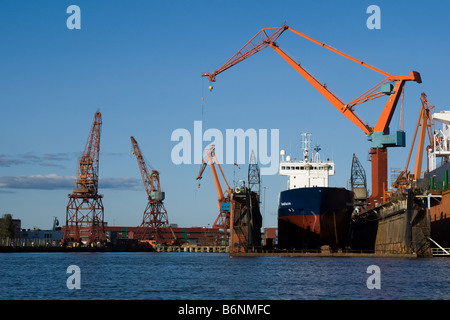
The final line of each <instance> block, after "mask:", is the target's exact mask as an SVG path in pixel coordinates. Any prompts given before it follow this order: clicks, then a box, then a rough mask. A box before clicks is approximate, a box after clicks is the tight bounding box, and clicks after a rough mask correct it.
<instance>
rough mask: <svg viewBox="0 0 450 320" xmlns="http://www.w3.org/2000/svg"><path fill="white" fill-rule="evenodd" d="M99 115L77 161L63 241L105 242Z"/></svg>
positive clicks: (100, 118) (100, 124)
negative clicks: (99, 176) (99, 188)
mask: <svg viewBox="0 0 450 320" xmlns="http://www.w3.org/2000/svg"><path fill="white" fill-rule="evenodd" d="M101 126H102V115H101V113H100V112H96V113H95V115H94V121H93V123H92V127H91V131H90V133H89V137H88V140H87V143H86V147H85V148H84V152H83V154H82V156H81V158H80V160H79V166H78V175H77V180H76V184H75V188H74V189H73V192H72V194H69V203H68V205H67V208H66V225H65V228H64V236H63V242H64V243H69V242H77V243H80V242H82V243H84V244H88V245H89V244H94V243H95V244H98V243H104V242H105V241H106V235H105V227H104V208H103V203H102V198H103V195H100V194H98V172H99V171H98V169H99V152H100V131H101Z"/></svg>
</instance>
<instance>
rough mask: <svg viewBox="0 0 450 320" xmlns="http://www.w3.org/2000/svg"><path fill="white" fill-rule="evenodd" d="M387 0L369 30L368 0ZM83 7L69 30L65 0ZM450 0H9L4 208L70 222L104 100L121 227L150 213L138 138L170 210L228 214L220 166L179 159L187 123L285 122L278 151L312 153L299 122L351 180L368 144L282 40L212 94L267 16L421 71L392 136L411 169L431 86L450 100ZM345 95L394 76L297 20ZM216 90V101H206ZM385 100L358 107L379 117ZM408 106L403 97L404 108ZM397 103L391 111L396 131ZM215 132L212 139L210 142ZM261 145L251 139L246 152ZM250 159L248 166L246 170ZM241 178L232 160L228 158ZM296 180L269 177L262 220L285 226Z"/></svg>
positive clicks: (4, 14) (321, 73) (299, 54)
mask: <svg viewBox="0 0 450 320" xmlns="http://www.w3.org/2000/svg"><path fill="white" fill-rule="evenodd" d="M372 4H375V5H378V6H379V7H380V9H381V29H378V30H377V29H373V30H370V29H368V28H367V26H366V20H367V19H368V18H369V16H370V14H367V13H366V10H367V7H368V6H369V5H372ZM70 5H77V6H79V8H80V9H81V29H79V30H77V29H73V30H70V29H68V28H67V25H66V20H67V19H68V18H69V17H70V14H68V13H66V10H67V7H68V6H70ZM449 10H450V3H449V2H447V1H426V2H424V1H365V0H353V1H350V0H348V1H324V0H321V1H301V0H296V1H288V0H280V1H266V0H260V1H256V0H255V1H249V0H248V1H237V0H236V1H235V0H229V1H225V0H222V1H219V0H217V1H215V0H208V1H204V0H185V1H181V0H174V1H151V0H146V1H144V0H131V1H130V0H128V1H125V0H108V1H102V0H96V1H82V0H72V1H63V0H59V1H34V0H33V1H21V0H20V1H19V0H14V1H13V0H4V1H1V2H0V40H1V45H0V48H1V49H0V57H1V60H0V110H1V115H0V137H1V140H0V214H2V215H3V214H4V213H11V214H12V215H13V217H14V218H17V219H21V220H22V226H23V228H32V227H34V226H37V227H39V228H41V229H46V228H50V227H51V225H52V220H53V217H57V218H58V219H59V221H60V222H61V224H64V222H65V212H66V206H67V202H68V197H67V195H68V194H69V193H71V192H72V189H73V187H74V183H75V180H74V179H75V176H76V174H77V165H78V158H79V157H80V155H81V153H82V151H83V149H84V146H85V144H86V140H87V137H88V133H89V129H90V127H91V124H92V121H93V117H94V113H95V112H96V111H97V110H99V111H100V112H101V113H102V119H103V127H102V133H101V154H100V184H99V190H100V193H101V194H103V195H104V199H103V203H104V207H105V220H106V221H107V222H108V224H109V225H116V226H137V225H139V224H140V222H141V220H142V213H143V211H144V209H145V206H146V202H147V200H146V194H145V191H144V187H143V184H142V182H141V177H140V173H139V169H138V165H137V162H136V159H135V157H134V156H133V155H132V154H131V151H132V150H131V148H132V147H131V142H130V136H134V137H135V138H136V140H137V141H138V143H139V145H140V147H141V151H142V152H143V154H144V156H145V158H146V160H147V162H148V165H149V166H151V168H154V169H156V170H158V171H159V172H160V179H161V185H162V188H163V190H164V191H165V192H166V200H165V206H166V209H167V211H168V214H169V221H170V222H171V223H177V224H179V225H180V226H183V227H190V226H207V225H208V224H210V225H211V224H212V223H213V222H214V220H215V218H216V217H217V215H218V209H217V205H216V203H217V196H216V191H215V189H214V183H213V179H212V176H211V171H210V169H209V167H208V168H207V169H206V171H205V173H204V178H203V180H202V182H201V186H200V187H198V183H197V181H195V177H196V176H197V174H198V170H199V167H200V165H199V164H181V165H176V164H174V163H173V161H172V159H171V151H172V149H173V148H174V146H175V145H176V144H177V142H174V141H171V135H172V133H173V132H174V130H176V129H180V128H181V129H186V130H188V131H189V132H191V133H192V135H193V133H194V121H203V130H206V129H208V128H214V129H218V130H220V131H221V132H223V133H224V136H225V131H226V129H238V128H242V129H244V130H247V129H250V128H253V129H255V130H259V129H268V130H270V129H278V130H279V145H280V149H285V150H286V151H287V153H288V154H292V156H293V157H298V156H299V155H300V133H301V132H309V133H312V139H313V144H314V145H315V144H319V145H320V146H321V148H322V156H323V157H329V158H331V159H333V160H334V161H335V163H336V175H335V176H334V177H332V178H331V181H330V184H331V185H332V186H339V187H346V185H347V182H348V180H349V179H350V171H351V170H350V168H351V161H352V155H353V153H355V154H356V155H357V156H358V158H359V159H360V161H361V163H362V164H363V166H364V167H365V169H366V173H367V175H368V179H369V182H370V162H369V161H367V158H368V151H369V148H370V142H368V141H367V139H366V137H365V135H364V133H363V132H362V131H361V130H360V129H359V128H357V127H356V126H355V125H354V124H352V123H351V122H350V121H349V120H347V119H346V118H345V117H344V116H342V115H341V114H340V113H339V112H338V111H337V110H336V109H335V108H334V107H333V106H332V105H331V104H330V103H329V102H328V101H326V100H325V99H324V98H323V96H321V95H320V94H319V93H318V92H317V91H316V90H315V89H314V88H313V87H312V86H311V85H309V84H308V83H307V82H306V81H305V80H304V79H303V78H302V77H301V76H300V75H299V74H298V73H297V72H296V71H295V70H294V69H292V68H291V67H290V66H289V65H288V64H287V63H286V62H285V61H284V60H283V59H281V57H279V56H278V55H277V54H276V53H275V52H274V51H273V50H272V49H271V48H267V49H265V50H263V51H262V52H260V53H258V54H257V55H255V56H253V57H251V58H249V59H248V60H246V61H244V62H242V63H240V64H239V65H237V66H235V67H233V68H231V69H229V70H227V71H225V72H224V73H222V74H221V75H219V76H218V77H217V79H216V80H217V81H216V83H214V89H213V91H212V92H209V90H208V85H209V83H208V81H207V80H206V79H204V78H202V77H201V73H202V72H211V71H213V70H215V69H216V68H218V67H220V66H221V65H222V64H223V63H224V62H225V61H226V60H227V59H228V58H230V57H231V56H232V55H233V54H234V53H235V52H236V51H237V50H238V49H239V48H241V47H242V46H243V45H244V44H245V43H246V42H247V41H248V40H249V39H250V38H251V37H253V35H255V34H256V33H257V32H258V31H259V30H260V29H261V28H265V27H279V26H281V25H282V24H284V23H286V24H288V25H289V26H291V27H292V28H294V29H296V30H299V31H301V32H303V33H305V34H307V35H310V36H311V37H313V38H315V39H317V40H319V41H321V42H324V43H326V44H329V45H330V46H333V47H335V48H338V49H339V50H341V51H343V52H345V53H348V54H350V55H352V56H354V57H355V58H358V59H360V60H363V61H365V62H367V63H369V64H371V65H374V66H376V67H378V68H380V69H381V70H384V71H386V72H388V73H390V74H393V75H403V74H409V72H410V71H411V70H416V71H419V72H420V73H421V75H422V80H423V83H422V84H417V83H412V82H409V83H407V84H406V86H405V131H406V133H407V147H406V148H399V149H395V150H394V149H390V150H389V152H390V153H389V169H400V168H401V169H403V167H404V166H405V164H406V158H407V155H408V151H409V146H410V143H411V138H412V135H413V133H414V129H415V125H416V122H417V117H418V112H419V109H420V100H419V99H420V94H421V92H425V93H426V94H427V95H428V100H429V101H430V102H431V103H432V104H434V105H435V106H436V108H437V111H441V110H449V109H450V106H449V102H450V93H449V92H450V91H449V90H448V89H447V87H448V78H449V76H450V61H449V59H448V54H449V52H450V41H449V32H450V21H449V19H448V12H449ZM277 43H278V44H279V45H280V47H281V48H282V49H283V50H284V51H285V52H287V53H288V54H289V55H291V57H292V58H294V59H295V60H296V61H298V62H300V63H301V64H302V66H303V67H305V68H306V69H307V70H308V71H309V72H310V73H311V74H313V75H314V76H315V77H317V78H318V79H319V81H321V82H325V83H326V84H327V86H328V88H330V89H331V90H332V91H333V92H335V93H336V94H337V96H339V97H340V98H341V99H342V100H343V101H350V100H353V99H354V98H355V97H357V96H358V95H360V94H361V93H362V92H364V91H366V90H367V89H369V88H370V87H372V86H373V85H374V84H376V83H377V82H379V81H381V80H382V79H383V76H381V75H379V74H377V73H375V72H373V71H370V70H368V69H366V68H364V67H361V66H358V65H356V64H354V63H352V62H350V61H348V60H346V59H344V58H342V57H339V56H336V55H334V54H333V53H330V52H328V51H327V50H324V49H322V48H320V47H319V46H317V45H315V44H313V43H310V42H308V41H307V40H305V39H303V38H300V37H298V36H296V35H295V34H293V33H290V32H285V33H284V34H283V35H282V36H281V37H280V38H279V39H278V41H277ZM202 97H204V103H203V106H202ZM384 103H385V99H384V98H382V99H378V100H375V101H374V102H370V103H366V104H363V105H361V106H359V107H358V108H357V113H358V114H359V115H360V116H361V118H363V119H364V120H365V121H367V122H368V123H369V125H372V126H373V125H374V124H375V123H376V121H377V119H378V116H379V114H380V113H381V108H382V107H383V105H384ZM398 110H399V108H398ZM399 119H400V115H399V112H396V114H395V115H394V118H393V120H392V123H391V128H393V129H392V130H396V126H398V122H399ZM207 144H208V142H205V143H204V145H203V147H206V146H207ZM247 151H248V150H247ZM247 165H248V162H247V163H246V164H241V165H240V167H241V169H240V170H239V169H237V168H236V170H235V172H234V174H235V177H236V180H241V179H245V180H246V179H247V168H248V166H247ZM223 168H224V171H225V173H226V175H227V179H228V181H229V182H230V184H232V182H233V165H230V164H224V165H223ZM283 183H284V179H283V178H282V177H279V176H278V175H270V176H263V177H262V185H263V187H266V189H265V190H266V194H265V199H264V201H263V202H264V203H265V209H262V211H263V213H264V218H265V219H264V226H276V224H277V223H276V214H277V213H276V211H277V200H278V193H279V192H280V191H282V190H283Z"/></svg>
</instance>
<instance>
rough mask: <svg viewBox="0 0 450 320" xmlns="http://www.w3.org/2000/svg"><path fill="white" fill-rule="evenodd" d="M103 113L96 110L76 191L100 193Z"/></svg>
mask: <svg viewBox="0 0 450 320" xmlns="http://www.w3.org/2000/svg"><path fill="white" fill-rule="evenodd" d="M101 127H102V115H101V113H100V112H96V113H95V115H94V121H93V122H92V126H91V130H90V132H89V136H88V140H87V142H86V146H85V148H84V152H83V154H82V155H81V158H80V160H79V166H78V175H77V180H76V187H75V189H74V193H89V194H97V193H98V172H99V171H98V169H99V153H100V131H101Z"/></svg>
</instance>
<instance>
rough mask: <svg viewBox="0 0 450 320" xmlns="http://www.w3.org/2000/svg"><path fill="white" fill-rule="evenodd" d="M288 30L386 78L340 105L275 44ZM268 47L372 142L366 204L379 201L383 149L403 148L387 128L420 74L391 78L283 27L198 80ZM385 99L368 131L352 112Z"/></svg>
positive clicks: (399, 136) (401, 136) (401, 137)
mask: <svg viewBox="0 0 450 320" xmlns="http://www.w3.org/2000/svg"><path fill="white" fill-rule="evenodd" d="M286 30H289V31H292V32H293V33H295V34H297V35H299V36H301V37H303V38H305V39H307V40H309V41H312V42H314V43H316V44H318V45H319V46H321V47H323V48H325V49H328V50H330V51H332V52H334V53H336V54H338V55H341V56H343V57H344V58H347V59H349V60H351V61H353V62H355V63H358V64H360V65H362V66H364V67H366V68H369V69H371V70H373V71H375V72H377V73H380V74H382V75H383V76H385V77H386V78H385V79H384V80H382V81H381V82H379V83H377V84H376V85H374V86H373V87H372V88H370V89H369V90H367V91H366V92H364V93H363V94H361V95H360V96H358V97H357V98H355V99H354V100H352V101H350V102H347V103H344V102H343V101H341V100H340V99H339V98H338V97H336V96H335V95H334V94H333V93H332V92H331V91H330V90H329V89H328V88H327V86H326V85H324V84H322V83H320V82H319V81H317V80H316V79H315V78H314V77H313V76H312V75H311V74H310V73H308V72H307V71H306V70H305V69H304V68H302V66H301V65H300V64H299V63H297V62H296V61H294V60H293V59H292V58H291V57H289V56H288V55H287V54H286V53H285V52H283V51H282V50H281V49H280V48H279V46H278V45H277V44H276V43H275V40H277V39H278V38H279V37H280V36H281V35H282V34H283V32H284V31H286ZM267 47H271V48H272V49H274V50H275V52H277V53H278V54H279V55H280V56H281V57H282V58H283V59H284V60H286V61H287V62H288V63H289V64H290V65H291V66H292V67H293V68H294V69H295V70H296V71H297V72H298V73H300V74H301V75H302V76H303V77H304V78H305V79H306V80H307V81H308V82H309V83H310V84H311V85H312V86H313V87H314V88H315V89H316V90H317V91H319V92H320V93H321V94H322V95H323V96H324V97H325V98H326V99H327V100H328V101H329V102H330V103H331V104H332V105H333V106H334V107H335V108H336V109H337V110H338V111H339V112H340V113H341V114H343V115H344V116H345V117H347V118H348V119H349V120H350V121H351V122H352V123H354V124H355V125H356V126H357V127H358V128H360V129H361V130H362V131H363V132H364V133H365V134H366V135H367V136H369V137H370V139H371V141H372V148H371V151H370V154H371V161H372V195H371V198H370V200H371V201H370V202H372V204H373V203H374V202H375V201H378V202H379V201H382V199H383V192H384V187H385V186H387V148H388V147H399V146H402V147H404V146H405V133H404V132H403V131H398V132H396V133H395V134H389V124H390V122H391V119H392V116H393V114H394V111H395V108H396V106H397V103H398V100H399V98H400V96H401V94H402V92H403V86H404V84H405V82H406V81H415V82H417V83H421V82H422V80H421V78H420V74H419V73H418V72H416V71H411V72H410V75H399V76H393V75H391V74H389V73H387V72H384V71H382V70H380V69H378V68H375V67H373V66H371V65H369V64H367V63H365V62H363V61H360V60H358V59H355V58H353V57H351V56H350V55H348V54H345V53H343V52H341V51H339V50H337V49H335V48H332V47H330V46H328V45H326V44H324V43H321V42H319V41H317V40H315V39H313V38H311V37H309V36H307V35H305V34H303V33H301V32H299V31H297V30H294V29H292V28H290V27H289V26H287V25H283V26H281V27H279V28H263V29H261V30H260V31H259V32H258V33H257V34H256V35H255V36H254V37H253V38H251V39H250V40H249V41H248V42H247V43H246V44H245V45H244V46H243V47H242V48H241V49H240V50H239V51H238V52H237V53H236V54H234V55H233V56H232V57H231V58H230V59H229V60H228V61H227V62H226V63H225V64H224V65H223V66H222V67H220V68H219V69H217V70H216V71H214V72H212V73H206V72H205V73H203V74H202V76H205V77H207V78H208V80H209V81H211V82H214V81H215V79H216V76H217V75H218V74H220V73H222V72H223V71H225V70H227V69H228V68H231V67H232V66H234V65H236V64H237V63H239V62H241V61H243V60H245V59H247V58H248V57H250V56H252V55H254V54H255V53H257V52H259V51H261V50H263V49H264V48H267ZM386 95H387V96H389V98H388V101H387V102H386V104H385V106H384V108H383V111H382V113H381V115H380V117H379V118H378V121H377V123H376V124H375V127H370V126H369V125H368V124H366V123H365V122H364V121H362V120H361V119H360V118H359V117H358V116H357V115H356V114H355V112H354V107H356V106H357V105H359V104H362V103H364V102H367V101H370V100H374V99H376V98H379V97H383V96H386Z"/></svg>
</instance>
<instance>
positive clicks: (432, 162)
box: [428, 111, 450, 171]
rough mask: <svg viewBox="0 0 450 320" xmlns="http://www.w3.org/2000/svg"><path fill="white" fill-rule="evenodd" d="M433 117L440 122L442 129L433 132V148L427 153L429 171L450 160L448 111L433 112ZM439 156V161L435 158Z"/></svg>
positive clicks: (449, 113)
mask: <svg viewBox="0 0 450 320" xmlns="http://www.w3.org/2000/svg"><path fill="white" fill-rule="evenodd" d="M433 119H434V120H436V121H439V122H441V123H442V130H439V131H436V132H435V133H434V146H433V150H432V151H431V152H430V153H429V155H428V157H429V171H432V170H434V169H436V168H437V167H440V166H441V165H443V164H445V163H447V162H450V111H441V112H439V113H434V114H433ZM438 158H440V159H441V161H440V163H437V162H438V161H437V159H438Z"/></svg>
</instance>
